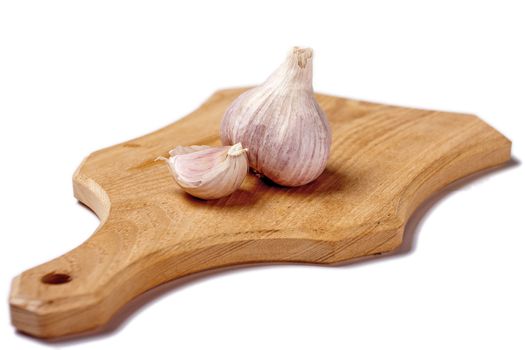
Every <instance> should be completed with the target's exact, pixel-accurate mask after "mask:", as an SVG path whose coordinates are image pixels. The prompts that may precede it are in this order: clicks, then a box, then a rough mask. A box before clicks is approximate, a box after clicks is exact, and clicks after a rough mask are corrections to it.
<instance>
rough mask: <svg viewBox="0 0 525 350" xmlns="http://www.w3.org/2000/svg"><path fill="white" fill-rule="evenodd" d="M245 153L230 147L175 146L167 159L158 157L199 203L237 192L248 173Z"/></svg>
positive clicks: (240, 148) (245, 150)
mask: <svg viewBox="0 0 525 350" xmlns="http://www.w3.org/2000/svg"><path fill="white" fill-rule="evenodd" d="M246 152H247V149H246V148H243V147H242V145H241V144H240V143H237V144H235V145H233V146H221V147H210V146H178V147H176V148H175V149H173V150H171V151H170V158H169V159H168V158H164V157H159V158H157V159H160V160H164V161H166V163H167V164H168V165H169V168H170V170H171V174H172V175H173V178H174V179H175V181H176V182H177V184H178V185H179V186H180V187H181V188H182V189H183V190H184V191H186V192H187V193H189V194H191V195H192V196H194V197H198V198H201V199H217V198H221V197H225V196H228V195H230V194H232V193H233V192H234V191H235V190H237V189H238V188H239V187H240V186H241V184H242V182H243V180H244V178H245V177H246V174H247V173H248V157H247V156H246Z"/></svg>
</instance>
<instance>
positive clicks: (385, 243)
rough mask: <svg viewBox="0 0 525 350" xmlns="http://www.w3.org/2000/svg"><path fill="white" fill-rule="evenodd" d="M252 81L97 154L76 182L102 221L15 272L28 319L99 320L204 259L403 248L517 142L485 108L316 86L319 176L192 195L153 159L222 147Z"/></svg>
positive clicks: (44, 325)
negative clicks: (328, 140)
mask: <svg viewBox="0 0 525 350" xmlns="http://www.w3.org/2000/svg"><path fill="white" fill-rule="evenodd" d="M243 91H244V89H231V90H223V91H219V92H217V93H215V94H214V95H213V96H212V97H211V98H209V99H208V101H206V102H205V103H204V104H203V105H202V106H201V107H200V108H199V109H197V110H196V111H195V112H193V113H191V114H190V115H189V116H187V117H186V118H184V119H181V120H180V121H178V122H176V123H174V124H171V125H169V126H167V127H165V128H163V129H160V130H158V131H156V132H153V133H151V134H148V135H146V136H143V137H140V138H137V139H134V140H132V141H129V142H125V143H122V144H119V145H116V146H113V147H109V148H106V149H102V150H100V151H97V152H94V153H93V154H91V155H89V156H88V157H87V158H86V159H85V160H84V162H83V163H82V164H81V165H80V167H79V168H78V170H77V171H76V173H75V174H74V178H73V185H74V192H75V196H76V198H78V200H79V201H81V202H83V203H84V204H86V205H87V206H88V207H90V208H91V209H92V210H93V211H94V212H95V213H96V214H97V216H98V217H99V218H100V221H101V223H100V226H99V227H98V229H97V231H96V232H95V233H94V234H93V235H92V236H91V237H90V238H89V239H88V240H87V241H86V242H84V243H83V244H82V245H80V246H79V247H77V248H75V249H74V250H72V251H70V252H69V253H67V254H65V255H63V256H61V257H59V258H56V259H54V260H52V261H50V262H47V263H45V264H42V265H40V266H37V267H35V268H32V269H30V270H27V271H25V272H24V273H22V274H21V275H19V276H18V277H16V278H15V279H14V280H13V284H12V289H11V295H10V306H11V317H12V322H13V324H14V325H15V327H16V328H17V329H19V330H21V331H23V332H25V333H28V334H31V335H34V336H37V337H42V338H51V337H59V336H64V335H69V334H75V333H78V332H83V331H87V330H90V329H93V328H95V327H97V326H100V325H103V324H105V323H106V322H108V320H109V319H110V318H111V316H112V315H114V314H115V312H116V311H117V310H118V309H119V308H121V307H122V306H123V305H125V304H126V303H127V302H129V301H130V300H131V299H133V298H134V297H136V296H137V295H140V294H141V293H143V292H145V291H146V290H148V289H151V288H153V287H155V286H158V285H160V284H162V283H164V282H167V281H170V280H172V279H175V278H178V277H181V276H184V275H188V274H191V273H194V272H198V271H202V270H207V269H212V268H217V267H222V266H228V265H235V264H247V263H256V262H309V263H319V264H330V263H337V262H341V261H347V260H350V259H352V258H356V257H361V256H366V255H372V254H377V253H382V252H388V251H391V250H393V249H395V248H396V247H398V246H399V245H400V243H401V242H402V239H403V232H404V227H405V224H406V222H407V221H408V219H409V217H410V215H411V213H412V212H413V211H414V210H415V208H416V207H417V206H418V205H419V204H421V203H422V202H423V201H424V200H425V199H426V198H428V197H429V196H431V195H432V194H433V193H435V192H436V191H438V190H440V189H441V188H443V187H444V186H446V185H447V184H449V183H451V182H453V181H455V180H457V179H459V178H461V177H464V176H466V175H470V174H472V173H474V172H477V171H479V170H482V169H486V168H490V167H495V166H498V165H502V164H504V163H505V162H507V161H508V160H509V159H510V149H511V143H510V141H509V140H508V139H506V138H505V137H504V136H503V135H501V134H500V133H499V132H497V131H496V130H495V129H493V128H492V127H490V126H489V125H487V124H486V123H485V122H483V121H482V120H481V119H479V118H478V117H476V116H473V115H466V114H455V113H446V112H437V111H428V110H418V109H410V108H402V107H395V106H387V105H381V104H374V103H368V102H362V101H356V100H349V99H344V98H337V97H332V96H326V95H316V96H317V99H318V101H319V103H320V105H321V107H322V108H323V109H324V110H325V112H326V114H327V116H328V119H329V121H330V124H331V126H332V130H333V143H332V151H331V155H330V159H329V162H328V166H327V168H326V170H325V171H324V173H323V174H322V175H321V176H320V177H319V178H318V179H317V180H316V181H314V182H313V183H310V184H308V185H305V186H302V187H297V188H284V187H278V186H276V185H272V184H270V183H268V182H265V181H262V180H261V179H259V178H257V177H255V176H253V175H249V176H248V177H247V178H246V180H245V181H244V183H243V185H242V187H241V189H240V190H239V191H237V192H235V193H234V194H233V195H231V196H229V197H227V198H222V199H219V200H214V201H203V200H198V199H195V198H192V197H190V196H189V195H187V194H185V193H184V192H182V190H180V189H179V188H178V187H177V185H176V183H175V182H174V180H173V179H172V178H171V175H170V173H169V170H168V168H167V166H166V165H165V164H164V163H163V162H155V161H154V159H155V158H156V157H157V156H161V155H162V156H167V155H168V151H169V150H170V149H172V148H174V147H175V146H177V145H201V144H206V145H218V144H219V125H220V121H221V118H222V115H223V113H224V111H225V109H226V108H227V106H228V105H229V104H230V103H231V102H232V101H233V99H234V98H235V97H237V96H238V95H239V94H240V93H242V92H243ZM466 210H468V209H467V208H466Z"/></svg>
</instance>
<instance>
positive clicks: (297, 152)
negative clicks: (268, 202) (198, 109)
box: [221, 47, 332, 186]
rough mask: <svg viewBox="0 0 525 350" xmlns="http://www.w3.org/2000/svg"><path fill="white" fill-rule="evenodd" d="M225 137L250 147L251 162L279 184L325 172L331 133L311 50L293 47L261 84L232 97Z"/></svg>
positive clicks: (303, 181)
mask: <svg viewBox="0 0 525 350" xmlns="http://www.w3.org/2000/svg"><path fill="white" fill-rule="evenodd" d="M221 141H222V143H223V144H224V145H232V144H234V143H237V142H241V143H242V144H243V145H244V146H245V147H248V148H249V149H250V153H249V154H248V159H249V164H250V167H252V168H253V169H254V170H256V171H257V172H259V173H261V174H263V175H265V176H266V177H268V178H269V179H270V180H272V181H273V182H275V183H278V184H280V185H284V186H300V185H304V184H307V183H309V182H311V181H313V180H315V179H316V178H317V177H318V176H319V175H321V173H322V172H323V170H324V168H325V167H326V163H327V161H328V156H329V153H330V144H331V143H332V132H331V130H330V125H329V123H328V120H327V119H326V116H325V114H324V112H323V110H322V109H321V107H319V104H318V103H317V101H316V100H315V96H314V92H313V88H312V49H309V48H297V47H295V48H293V50H292V51H291V52H290V54H289V55H288V57H287V59H286V61H285V62H284V63H283V64H282V65H281V66H280V67H279V68H278V69H277V70H276V71H275V72H274V73H273V74H272V75H271V76H270V77H269V78H268V79H267V80H266V81H265V82H264V83H263V84H262V85H260V86H258V87H255V88H253V89H251V90H248V91H246V92H245V93H243V94H242V95H240V96H239V97H238V98H237V99H236V100H235V101H233V103H232V105H231V106H230V107H229V108H228V109H227V110H226V113H225V114H224V117H223V120H222V124H221Z"/></svg>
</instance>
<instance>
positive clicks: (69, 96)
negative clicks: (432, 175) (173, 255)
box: [0, 0, 525, 349]
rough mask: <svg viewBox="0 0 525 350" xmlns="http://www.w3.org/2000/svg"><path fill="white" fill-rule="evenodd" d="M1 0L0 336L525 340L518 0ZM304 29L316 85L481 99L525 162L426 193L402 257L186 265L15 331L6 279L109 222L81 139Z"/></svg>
mask: <svg viewBox="0 0 525 350" xmlns="http://www.w3.org/2000/svg"><path fill="white" fill-rule="evenodd" d="M0 3H1V5H0V142H1V147H0V162H1V164H2V166H1V170H0V180H1V181H0V191H1V192H0V215H1V231H2V232H1V234H0V259H1V260H0V269H1V270H0V271H1V273H0V299H1V300H2V302H1V303H0V348H2V349H15V348H16V349H35V348H46V347H57V348H61V347H71V348H82V349H92V348H93V347H94V346H96V348H97V349H117V348H129V347H131V346H137V347H139V348H145V347H149V348H151V349H154V348H155V349H156V348H160V349H162V348H179V349H207V348H208V349H209V348H228V349H268V348H304V349H307V348H312V349H313V348H317V349H319V348H327V349H328V348H330V349H344V348H353V349H377V348H386V347H388V348H394V349H395V348H403V349H443V348H469V349H473V348H476V349H481V348H487V349H496V348H500V349H523V348H524V347H525V336H524V333H523V332H524V329H525V285H524V275H525V274H524V267H525V254H524V248H525V229H524V224H523V216H524V198H525V191H524V187H525V185H524V181H525V176H524V175H525V174H524V171H523V166H522V165H520V159H523V154H525V145H524V143H525V141H524V140H525V132H524V131H525V130H524V126H523V125H524V123H523V120H524V118H525V98H524V97H525V94H524V93H525V10H524V9H523V8H522V6H520V5H523V2H521V1H514V2H512V1H493V2H483V1H471V2H469V1H435V2H424V1H413V2H406V1H381V2H380V1H362V2H359V3H357V2H350V1H345V2H343V1H341V2H339V3H337V2H333V1H327V0H323V1H319V2H317V3H309V2H307V1H300V2H296V3H293V2H288V3H284V1H258V2H247V1H244V2H241V1H238V2H232V1H224V0H221V1H207V2H200V1H184V2H180V4H177V3H176V2H175V1H166V2H161V1H144V2H137V1H121V2H116V1H108V0H104V1H93V0H92V1H83V2H78V1H1V2H0ZM294 45H303V46H311V47H313V48H314V50H315V52H316V56H315V64H314V67H315V69H314V70H315V74H314V87H315V88H316V90H317V91H319V92H324V93H330V94H335V95H340V96H347V97H352V98H360V99H365V100H371V101H377V102H386V103H391V104H398V105H407V106H415V107H424V108H431V109H442V110H450V111H460V112H470V113H475V114H478V115H479V116H481V117H482V118H483V119H485V120H486V121H487V122H489V123H490V124H491V125H493V126H494V127H496V128H497V129H498V130H500V131H501V132H502V133H504V134H505V135H506V136H508V137H509V138H510V139H511V140H512V141H513V156H514V161H513V163H512V164H511V165H509V166H508V167H506V168H504V169H502V170H499V171H495V172H492V173H490V174H488V175H485V176H482V177H478V178H476V179H473V180H470V181H467V182H464V183H462V184H461V185H459V186H458V185H456V186H454V187H453V188H452V189H449V190H448V191H446V192H445V193H444V194H443V195H440V196H438V197H436V198H435V199H434V200H432V201H431V202H429V203H427V204H426V205H425V206H424V208H423V209H422V210H419V212H418V214H417V215H416V218H415V219H414V220H412V222H411V223H410V225H409V228H408V233H407V235H408V236H410V237H413V239H412V240H410V239H408V240H407V243H406V244H405V246H404V247H403V248H402V249H401V251H400V252H398V253H397V254H394V255H393V256H390V257H381V258H377V259H373V260H371V261H366V262H360V263H356V264H349V265H347V266H343V267H316V266H269V267H268V266H267V267H252V268H242V269H233V270H229V271H226V272H220V273H217V274H211V275H205V276H198V277H196V278H190V279H186V280H184V281H183V282H177V283H172V284H170V285H168V286H167V287H163V288H161V289H160V290H157V291H155V292H154V293H153V295H150V297H149V298H144V299H143V300H146V302H145V303H144V302H143V304H144V305H142V306H140V305H139V306H138V307H137V308H136V310H135V312H133V313H131V315H130V316H129V317H128V318H127V319H126V320H125V321H124V322H122V323H120V324H119V325H118V326H117V327H116V330H114V331H113V332H110V333H108V334H104V335H101V336H95V337H89V338H86V339H80V340H72V341H68V342H58V343H44V342H40V341H36V340H34V339H31V338H29V337H27V336H23V335H20V334H18V333H16V332H15V330H14V329H13V328H12V327H11V326H10V324H9V312H8V304H7V298H8V293H9V287H10V280H11V278H12V277H14V276H15V275H17V274H19V273H21V272H22V271H23V270H25V269H28V268H30V267H32V266H34V265H36V264H40V263H42V262H45V261H47V260H49V259H51V258H54V257H56V256H58V255H60V254H62V253H64V252H66V251H68V250H69V249H71V248H73V247H74V246H76V245H78V244H80V243H81V242H82V241H83V240H85V239H86V238H87V237H88V236H89V235H90V233H92V232H93V230H94V229H95V228H96V226H97V224H98V220H97V219H96V217H95V216H94V215H93V214H91V213H90V212H89V211H88V210H87V209H85V208H83V207H81V206H80V205H78V204H77V202H76V201H75V199H74V198H73V195H72V188H71V176H72V173H73V171H74V170H75V168H76V167H77V166H78V164H79V163H80V161H81V160H82V159H83V157H84V156H86V155H87V154H88V153H90V152H92V151H94V150H97V149H99V148H102V147H106V146H110V145H112V144H115V143H118V142H122V141H125V140H127V139H131V138H134V137H137V136H140V135H142V134H144V133H146V132H149V131H153V130H155V129H157V128H159V127H162V126H164V125H166V124H168V123H170V122H173V121H174V120H176V119H177V118H179V117H182V116H184V115H185V114H187V113H188V112H190V111H192V110H193V109H195V108H196V107H197V106H198V105H199V104H200V103H201V102H203V101H204V100H205V99H206V98H207V97H208V96H209V95H210V94H212V93H213V92H214V91H215V90H217V89H220V88H224V87H232V86H243V85H250V84H255V83H258V82H261V81H262V80H264V79H265V78H266V76H267V75H268V74H269V73H270V72H271V71H273V69H274V68H275V67H276V66H277V65H278V64H279V63H280V62H281V60H283V59H284V56H285V55H286V52H287V50H288V49H289V48H290V47H291V46H294Z"/></svg>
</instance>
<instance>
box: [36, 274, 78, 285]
mask: <svg viewBox="0 0 525 350" xmlns="http://www.w3.org/2000/svg"><path fill="white" fill-rule="evenodd" d="M40 280H41V281H42V283H45V284H64V283H68V282H71V280H72V278H71V276H70V275H68V274H67V273H57V272H51V273H48V274H46V275H44V276H42V278H41V279H40Z"/></svg>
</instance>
